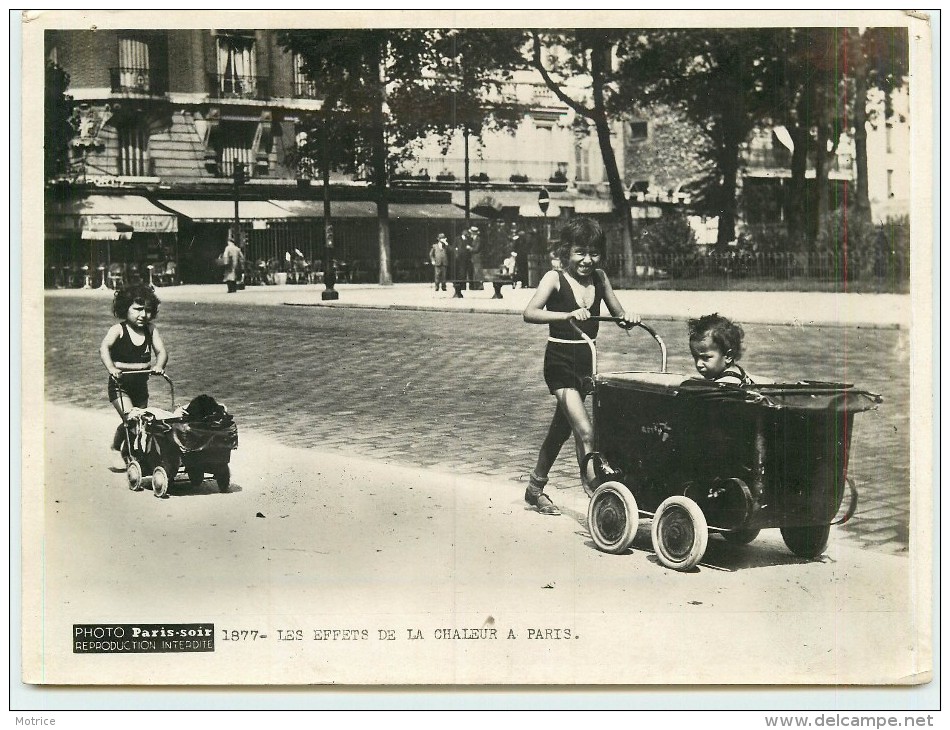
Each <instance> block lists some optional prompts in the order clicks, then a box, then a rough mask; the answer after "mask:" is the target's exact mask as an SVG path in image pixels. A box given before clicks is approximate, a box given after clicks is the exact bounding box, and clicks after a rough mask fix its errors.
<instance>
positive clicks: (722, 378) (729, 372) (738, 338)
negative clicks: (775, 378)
mask: <svg viewBox="0 0 950 730" xmlns="http://www.w3.org/2000/svg"><path fill="white" fill-rule="evenodd" d="M688 328H689V351H690V353H691V354H692V356H693V363H694V364H695V365H696V370H697V371H698V372H699V374H700V375H702V376H703V377H704V378H705V379H706V380H714V381H716V382H717V383H727V384H730V385H752V384H753V383H754V381H753V380H752V378H751V377H749V374H748V373H747V372H746V371H745V370H743V369H742V366H741V365H739V362H738V360H739V358H740V357H742V339H743V337H745V332H743V331H742V327H741V326H740V325H738V324H736V323H735V322H733V321H731V320H729V319H727V318H726V317H723V316H721V315H719V314H707V315H704V316H702V317H699V318H698V319H691V320H689V323H688Z"/></svg>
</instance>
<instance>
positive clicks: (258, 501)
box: [24, 403, 930, 685]
mask: <svg viewBox="0 0 950 730" xmlns="http://www.w3.org/2000/svg"><path fill="white" fill-rule="evenodd" d="M114 422H115V414H114V413H111V412H110V411H109V410H108V408H107V407H104V408H101V409H78V408H73V407H69V406H62V405H58V404H53V403H47V404H46V424H47V427H46V431H45V447H46V448H45V470H46V476H45V483H46V485H47V488H46V490H42V491H40V492H37V491H36V490H28V493H27V495H26V500H25V503H24V510H25V511H28V513H29V514H31V515H33V516H35V517H40V516H42V517H41V527H42V530H43V533H42V537H43V542H42V543H39V542H35V543H33V545H34V547H36V548H37V550H39V547H40V545H42V551H43V557H44V558H45V561H44V562H43V564H42V568H43V573H42V576H43V580H42V587H43V594H42V598H43V601H42V604H40V603H39V602H37V604H36V606H37V611H36V613H35V614H30V613H25V615H27V616H30V617H33V616H36V617H37V618H36V622H35V623H31V626H32V628H33V629H34V631H36V632H37V635H40V632H41V633H42V636H44V637H46V640H45V644H41V643H40V642H39V641H36V642H32V641H29V640H27V641H25V642H24V646H26V647H29V648H30V653H29V656H28V657H27V659H28V660H29V659H32V658H33V654H32V652H35V651H37V647H39V646H41V645H45V647H46V655H45V657H44V659H45V664H44V665H43V669H42V671H43V673H44V674H43V679H44V681H47V682H54V683H55V682H61V683H68V682H69V681H70V680H71V679H75V678H77V677H80V676H81V677H82V679H83V681H86V682H101V683H105V684H109V683H142V684H149V685H156V684H177V683H179V682H181V681H182V680H184V679H187V681H189V682H203V683H208V684H218V683H223V684H242V683H248V682H253V681H254V680H255V678H256V679H257V681H264V682H276V683H281V682H283V683H326V682H337V683H359V682H376V681H381V682H388V683H404V684H415V683H419V682H422V683H428V682H447V683H453V684H467V683H488V684H499V683H512V682H513V683H518V684H526V685H530V684H543V685H564V684H567V685H576V684H597V683H609V684H624V683H632V684H643V683H706V682H711V683H715V684H731V683H745V684H759V683H762V682H769V683H771V682H779V683H790V684H795V683H803V684H821V683H837V684H849V683H861V684H863V683H869V684H873V683H877V682H889V683H904V682H912V681H915V680H916V681H920V680H921V679H922V675H921V674H919V673H920V672H923V671H925V670H926V668H928V667H929V659H930V654H929V649H928V648H926V646H922V644H921V641H920V637H919V636H918V635H917V634H916V633H915V631H917V630H918V628H917V627H927V626H929V620H928V617H927V616H924V615H917V613H916V612H917V611H918V610H922V611H924V613H926V612H927V607H928V606H929V605H930V602H929V600H928V601H926V603H919V604H917V605H916V606H915V604H914V602H913V600H912V599H913V597H914V595H915V594H914V593H913V591H912V580H911V579H910V576H909V572H910V571H912V569H913V566H912V562H911V561H908V560H906V559H904V558H899V557H895V556H890V555H885V554H881V553H878V552H873V551H866V550H855V549H853V548H852V547H850V546H847V545H845V544H843V543H841V542H840V541H838V540H837V537H836V536H837V535H839V534H840V533H839V532H837V531H833V533H832V541H831V543H830V544H829V548H828V551H827V553H826V555H825V556H824V557H823V558H822V559H820V560H818V561H804V560H800V559H798V558H796V557H794V556H793V555H792V554H791V553H789V552H788V550H787V549H785V547H784V546H783V545H782V543H781V539H780V537H779V535H778V531H777V530H766V531H763V533H762V536H760V538H759V539H757V540H756V541H754V542H753V543H752V544H750V545H747V546H736V545H731V544H728V543H726V542H725V541H723V540H722V539H720V538H718V537H713V538H711V539H710V542H709V548H708V550H707V553H706V557H705V559H704V561H703V563H701V564H700V566H699V567H698V568H697V569H696V570H694V571H693V572H690V573H677V572H674V571H671V570H668V569H666V568H663V567H662V566H660V565H659V564H658V563H657V561H656V558H655V555H654V554H653V551H652V548H651V544H650V538H649V523H648V522H646V521H644V522H642V523H641V525H640V532H639V535H638V538H637V540H636V542H635V544H634V547H633V549H632V550H631V551H630V552H629V553H628V554H625V555H608V554H605V553H602V552H599V551H598V550H597V549H596V548H595V547H594V546H593V545H592V543H591V541H590V537H589V535H588V533H587V525H586V505H587V502H586V499H585V498H584V496H583V494H582V493H580V492H579V490H573V491H572V493H570V494H568V493H565V494H561V495H558V496H559V503H560V505H561V508H562V510H563V512H564V514H563V515H562V516H560V517H555V518H552V517H545V516H542V515H539V514H537V513H536V512H534V511H533V510H531V509H526V508H525V505H524V503H523V501H522V494H523V487H522V485H521V484H514V483H512V482H510V481H507V480H499V479H488V478H484V477H475V476H468V475H466V476H460V475H458V474H455V473H451V472H447V471H438V470H436V469H416V468H411V467H406V466H403V465H399V464H395V463H392V462H390V461H387V460H385V459H378V460H375V459H367V458H357V457H353V456H352V455H346V454H341V453H339V452H331V451H318V450H314V449H298V448H293V447H290V446H288V445H286V444H285V443H281V442H279V441H277V440H275V439H272V438H269V437H266V436H264V435H262V434H259V433H255V432H253V431H251V430H248V429H242V430H241V433H240V447H239V448H238V450H237V451H235V452H234V454H233V458H232V475H233V485H234V486H233V489H232V491H231V492H229V493H227V494H220V493H218V491H217V488H216V487H215V485H214V483H213V482H212V481H211V480H208V481H206V482H205V483H204V484H203V485H202V486H201V487H199V488H197V489H192V488H191V487H189V486H188V485H187V482H182V483H180V484H178V485H176V486H175V488H173V489H172V491H171V492H170V495H169V496H168V497H167V498H165V499H155V498H154V497H153V496H152V493H151V492H150V491H149V489H148V488H146V490H145V491H142V492H131V491H129V490H128V489H127V488H126V483H125V475H124V474H115V473H110V472H109V471H108V470H107V469H106V465H107V460H106V457H107V442H108V436H109V434H110V433H111V431H112V428H113V427H114ZM265 454H266V458H262V457H263V456H264V455H265ZM30 483H32V482H30ZM36 554H37V555H38V554H39V552H37V553H36ZM77 556H81V559H77ZM26 577H27V578H29V577H30V576H29V575H28V576H26ZM40 583H41V581H39V580H37V581H36V582H35V583H34V582H29V581H27V582H25V584H24V585H26V586H33V587H34V589H35V591H36V592H38V591H39V588H38V586H39V585H40ZM36 598H37V601H39V597H38V596H36ZM130 621H131V622H144V623H160V622H170V621H171V622H194V621H204V622H208V623H214V625H215V627H216V632H218V633H219V634H220V633H221V632H222V631H223V630H226V629H227V630H232V629H233V630H253V631H255V632H258V633H259V634H266V636H267V637H268V638H267V639H266V640H265V639H260V640H257V642H256V643H252V642H251V641H246V642H241V641H222V640H220V636H219V640H218V641H217V643H216V648H215V651H214V653H210V654H203V655H202V654H163V655H160V654H151V655H140V656H144V657H146V658H147V661H145V660H140V661H124V662H121V663H120V662H116V661H102V660H101V658H99V659H98V660H96V661H95V662H94V663H93V661H92V659H96V658H95V657H93V658H92V659H90V657H89V656H88V655H81V654H73V653H72V652H71V651H70V642H69V638H68V637H70V636H71V630H72V628H71V626H72V624H73V623H95V622H115V623H128V622H130ZM410 629H415V630H418V632H419V634H418V637H419V638H415V639H411V638H410V636H413V633H412V632H411V631H410ZM464 629H469V630H478V631H483V630H484V631H486V632H487V631H489V630H492V629H494V630H495V631H496V632H497V638H494V639H493V638H483V639H481V640H466V639H463V638H462V637H461V636H459V635H457V634H454V633H453V632H455V631H456V630H459V631H461V630H464ZM278 630H280V631H281V632H283V634H282V635H283V636H285V637H286V636H287V632H296V631H297V630H300V631H301V632H302V633H301V637H302V640H300V641H278V633H277V632H278ZM325 630H341V631H342V630H347V631H349V632H352V631H354V630H355V631H356V632H361V631H363V630H365V631H366V632H367V634H366V638H365V639H361V638H360V637H361V634H359V633H357V634H356V635H355V636H353V634H352V633H350V634H349V636H350V638H351V639H353V640H349V641H344V640H342V639H341V640H336V638H338V637H333V640H331V636H332V635H327V634H324V633H322V632H324V631H325ZM920 630H924V629H923V628H921V629H920ZM389 631H392V632H393V633H392V634H391V636H392V639H388V638H387V639H385V640H381V639H380V637H381V636H382V637H387V636H389V635H388V633H386V632H389ZM509 631H511V632H513V633H512V634H509ZM315 632H317V633H315ZM445 632H448V636H447V635H446V633H445ZM568 632H569V633H568ZM340 636H342V634H341V635H340ZM27 638H29V637H27ZM291 638H294V634H293V633H291ZM924 643H926V642H924ZM109 658H110V657H108V656H107V657H105V659H109ZM134 658H135V657H126V659H134ZM27 664H28V665H29V666H33V667H34V668H38V667H39V664H37V663H36V662H30V661H28V662H27ZM91 667H94V671H93V670H92V669H91ZM36 671H37V672H38V671H39V669H36ZM33 678H34V679H36V678H38V677H37V676H36V675H34V677H33Z"/></svg>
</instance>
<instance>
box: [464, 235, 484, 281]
mask: <svg viewBox="0 0 950 730" xmlns="http://www.w3.org/2000/svg"><path fill="white" fill-rule="evenodd" d="M467 245H468V253H469V269H470V271H471V273H472V277H471V278H473V279H474V278H475V276H476V275H478V276H479V277H480V276H481V270H482V236H481V233H480V232H479V230H478V227H477V226H471V227H470V228H469V229H468V242H467Z"/></svg>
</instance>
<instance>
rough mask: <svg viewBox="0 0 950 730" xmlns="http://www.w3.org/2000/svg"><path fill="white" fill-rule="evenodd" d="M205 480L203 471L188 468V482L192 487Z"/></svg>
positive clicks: (198, 485) (199, 484)
mask: <svg viewBox="0 0 950 730" xmlns="http://www.w3.org/2000/svg"><path fill="white" fill-rule="evenodd" d="M204 480H205V473H204V470H202V469H197V468H192V469H189V470H188V482H189V483H190V484H191V486H193V487H200V486H201V485H202V483H203V482H204Z"/></svg>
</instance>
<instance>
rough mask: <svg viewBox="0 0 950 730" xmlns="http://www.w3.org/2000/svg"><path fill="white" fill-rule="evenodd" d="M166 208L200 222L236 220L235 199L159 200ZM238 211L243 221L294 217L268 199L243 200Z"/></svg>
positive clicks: (228, 221)
mask: <svg viewBox="0 0 950 730" xmlns="http://www.w3.org/2000/svg"><path fill="white" fill-rule="evenodd" d="M158 202H159V203H161V204H162V205H163V206H165V207H166V208H169V209H170V210H173V211H175V212H176V213H178V214H180V215H183V216H185V218H190V219H191V220H193V221H196V222H199V223H230V222H232V221H233V220H234V201H233V200H159V201H158ZM238 213H239V214H240V216H241V220H242V221H254V220H282V219H285V218H290V217H292V216H291V215H289V214H288V212H287V211H286V210H285V209H284V208H281V207H278V206H276V205H274V204H273V203H271V202H269V201H267V200H241V201H239V202H238Z"/></svg>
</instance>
